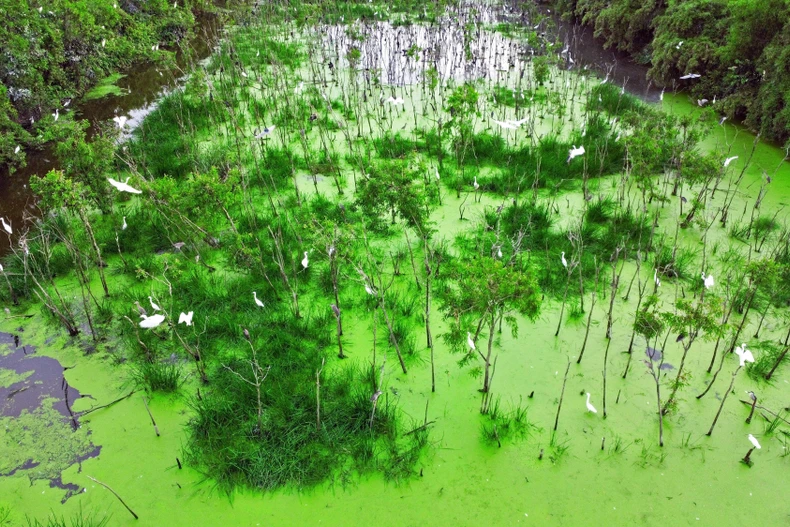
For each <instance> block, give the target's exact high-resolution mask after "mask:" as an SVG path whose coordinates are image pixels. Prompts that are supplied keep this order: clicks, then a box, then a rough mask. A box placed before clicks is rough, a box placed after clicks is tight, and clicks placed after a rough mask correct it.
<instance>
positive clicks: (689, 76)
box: [680, 73, 702, 81]
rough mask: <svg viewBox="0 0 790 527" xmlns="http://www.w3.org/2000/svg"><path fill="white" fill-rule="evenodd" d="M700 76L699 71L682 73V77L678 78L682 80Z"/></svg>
mask: <svg viewBox="0 0 790 527" xmlns="http://www.w3.org/2000/svg"><path fill="white" fill-rule="evenodd" d="M701 76H702V75H700V74H699V73H689V74H687V75H683V76H682V77H680V80H682V81H684V80H687V79H699V78H700V77H701Z"/></svg>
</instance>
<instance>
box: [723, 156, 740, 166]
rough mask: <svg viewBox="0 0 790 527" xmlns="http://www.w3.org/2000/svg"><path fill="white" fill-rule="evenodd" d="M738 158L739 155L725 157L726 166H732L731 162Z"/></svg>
mask: <svg viewBox="0 0 790 527" xmlns="http://www.w3.org/2000/svg"><path fill="white" fill-rule="evenodd" d="M736 159H738V156H732V157H728V158H727V159H725V160H724V168H727V167H728V166H730V163H732V162H733V161H735V160H736Z"/></svg>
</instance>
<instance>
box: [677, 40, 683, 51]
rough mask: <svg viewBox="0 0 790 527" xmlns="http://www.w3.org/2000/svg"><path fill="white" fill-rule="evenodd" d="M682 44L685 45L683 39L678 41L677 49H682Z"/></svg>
mask: <svg viewBox="0 0 790 527" xmlns="http://www.w3.org/2000/svg"><path fill="white" fill-rule="evenodd" d="M682 45H683V41H682V40H681V41H680V42H678V44H677V46H675V49H680V46H682Z"/></svg>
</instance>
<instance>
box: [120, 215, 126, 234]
mask: <svg viewBox="0 0 790 527" xmlns="http://www.w3.org/2000/svg"><path fill="white" fill-rule="evenodd" d="M126 227H127V225H126V216H124V217H123V225H121V230H122V231H125V230H126Z"/></svg>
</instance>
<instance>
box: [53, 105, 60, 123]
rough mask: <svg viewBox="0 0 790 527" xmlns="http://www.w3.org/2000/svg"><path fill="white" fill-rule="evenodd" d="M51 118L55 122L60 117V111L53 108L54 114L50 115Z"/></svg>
mask: <svg viewBox="0 0 790 527" xmlns="http://www.w3.org/2000/svg"><path fill="white" fill-rule="evenodd" d="M52 117H53V118H54V119H55V121H57V120H58V118H59V117H60V110H58V109H57V108H55V113H53V114H52Z"/></svg>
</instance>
